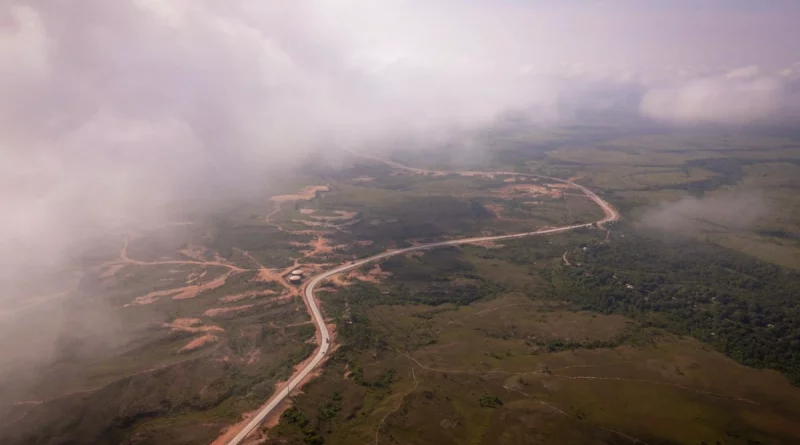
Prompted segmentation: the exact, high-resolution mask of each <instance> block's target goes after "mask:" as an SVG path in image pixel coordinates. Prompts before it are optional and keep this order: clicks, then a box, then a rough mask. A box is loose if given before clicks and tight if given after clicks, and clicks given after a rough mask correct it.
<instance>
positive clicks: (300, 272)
mask: <svg viewBox="0 0 800 445" xmlns="http://www.w3.org/2000/svg"><path fill="white" fill-rule="evenodd" d="M292 275H297V276H300V277H302V276H303V269H295V270H293V271H292Z"/></svg>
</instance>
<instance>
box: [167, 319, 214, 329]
mask: <svg viewBox="0 0 800 445" xmlns="http://www.w3.org/2000/svg"><path fill="white" fill-rule="evenodd" d="M162 326H163V327H165V328H170V329H171V330H173V331H182V332H191V333H196V332H206V333H208V332H221V331H223V330H224V329H222V328H221V327H219V326H213V325H211V326H208V325H204V324H202V322H201V321H200V319H199V318H176V319H175V320H173V321H172V323H164V324H163V325H162Z"/></svg>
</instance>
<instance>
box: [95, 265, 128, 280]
mask: <svg viewBox="0 0 800 445" xmlns="http://www.w3.org/2000/svg"><path fill="white" fill-rule="evenodd" d="M123 267H125V265H124V264H112V265H111V266H109V267H108V269H106V270H105V271H103V273H102V274H101V275H100V278H111V277H113V276H114V275H116V274H117V272H119V271H120V269H122V268H123Z"/></svg>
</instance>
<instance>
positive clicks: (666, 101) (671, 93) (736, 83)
mask: <svg viewBox="0 0 800 445" xmlns="http://www.w3.org/2000/svg"><path fill="white" fill-rule="evenodd" d="M729 74H730V73H729ZM729 74H728V75H720V76H711V77H702V78H697V79H692V80H689V81H687V82H681V83H678V84H676V85H671V86H662V87H654V88H652V89H650V90H649V91H648V92H647V93H646V94H645V95H644V97H643V99H642V102H641V106H640V109H641V112H642V114H643V115H645V116H647V117H650V118H653V119H656V120H660V121H665V122H669V123H673V124H704V123H712V124H745V123H750V122H757V121H763V120H765V119H769V118H773V117H776V116H777V115H778V114H780V112H781V111H782V110H783V109H784V108H785V107H786V106H787V105H788V104H787V96H786V95H785V84H784V83H783V82H782V81H781V79H779V78H777V77H752V75H753V74H754V70H747V71H744V72H739V73H736V74H735V75H734V76H730V75H729Z"/></svg>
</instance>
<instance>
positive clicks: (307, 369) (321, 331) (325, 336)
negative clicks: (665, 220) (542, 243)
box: [227, 152, 620, 445]
mask: <svg viewBox="0 0 800 445" xmlns="http://www.w3.org/2000/svg"><path fill="white" fill-rule="evenodd" d="M353 153H354V154H356V155H358V156H362V157H365V158H369V159H374V160H377V161H380V162H384V163H386V164H388V165H390V166H392V167H394V168H397V169H402V170H407V171H412V172H416V173H421V174H459V175H466V176H487V177H496V176H504V175H514V176H524V177H533V178H544V179H548V180H551V181H554V182H559V183H562V184H565V185H567V186H570V187H572V188H576V189H578V190H580V191H581V192H583V194H584V195H585V196H586V197H588V198H589V199H591V200H592V201H594V202H595V203H596V204H597V205H598V206H599V207H600V208H601V209H602V210H603V213H604V214H605V216H604V217H603V219H601V220H599V221H596V222H589V223H584V224H574V225H570V226H563V227H555V228H550V229H544V230H537V231H535V232H523V233H515V234H510V235H499V236H482V237H474V238H463V239H456V240H449V241H440V242H435V243H428V244H421V245H416V246H412V247H407V248H404V249H396V250H389V251H386V252H383V253H380V254H378V255H373V256H371V257H368V258H364V259H361V260H357V261H352V262H349V263H345V264H344V265H341V266H339V267H336V268H334V269H331V270H328V271H326V272H322V273H320V274H318V275H316V276H314V277H312V278H311V279H309V281H308V282H307V283H306V285H305V286H304V288H303V299H304V301H305V304H306V306H307V307H308V309H309V312H310V313H311V315H312V318H313V320H314V323H315V325H316V328H317V336H318V338H320V339H321V341H320V343H319V347H318V348H317V350H316V352H315V354H314V356H313V358H312V359H311V360H310V361H309V362H308V363H307V364H306V365H305V366H303V367H302V368H301V369H300V370H299V371H298V372H297V373H296V374H295V375H294V376H292V378H291V379H290V380H289V384H288V385H287V386H286V387H285V389H283V390H281V391H279V392H276V393H275V394H273V395H272V397H271V398H270V399H269V400H267V402H266V404H265V405H264V406H263V407H262V408H261V409H260V410H259V411H258V412H257V413H256V414H255V415H254V416H253V417H252V418H250V421H249V422H247V424H246V425H245V426H244V427H243V428H242V429H241V431H239V433H238V434H237V435H236V436H235V437H234V438H233V439H231V440H230V441H228V442H227V445H240V444H241V443H242V442H243V441H244V439H245V438H246V437H247V436H249V435H250V434H251V433H252V432H253V431H254V430H255V429H256V428H257V427H258V426H259V425H260V424H261V423H262V422H263V421H264V419H265V418H266V417H267V416H268V415H269V414H270V413H271V412H272V411H273V410H275V408H276V407H277V406H278V405H280V404H281V402H283V401H284V400H285V399H286V398H287V397H288V396H289V394H290V392H291V390H292V388H296V387H298V386H299V385H300V384H302V382H303V381H305V380H306V378H307V377H308V376H309V375H310V374H311V373H312V372H313V371H314V370H315V368H316V367H317V366H319V364H320V363H321V362H322V361H323V359H324V358H325V354H326V353H327V352H328V351H329V349H330V347H331V344H330V341H331V334H330V331H329V330H328V326H327V325H326V324H325V320H324V319H323V317H322V313H321V312H320V310H319V306H318V305H317V302H316V299H315V298H314V288H315V287H316V286H317V285H319V284H320V283H321V282H322V281H323V280H326V279H328V278H331V277H333V276H334V275H337V274H340V273H342V272H347V271H349V270H352V269H355V268H357V267H360V266H362V265H364V264H367V263H371V262H375V261H379V260H383V259H385V258H389V257H392V256H395V255H401V254H405V253H408V252H412V251H416V250H427V249H433V248H436V247H441V246H455V245H461V244H474V243H482V242H487V241H498V240H506V239H514V238H524V237H528V236H536V235H546V234H552V233H562V232H567V231H570V230H574V229H579V228H588V227H592V226H594V225H597V226H602V225H603V224H604V223H607V222H611V221H616V220H618V219H619V217H620V216H619V213H618V212H617V211H616V209H614V207H613V206H611V204H609V203H608V202H606V201H605V200H603V199H602V198H600V197H599V196H597V195H596V194H595V193H594V192H592V191H591V190H589V189H587V188H586V187H583V186H581V185H578V184H576V183H575V182H573V181H571V180H567V179H560V178H553V177H549V176H541V175H533V174H521V173H516V172H474V171H455V172H445V171H440V170H425V169H418V168H413V167H407V166H405V165H402V164H398V163H395V162H391V161H386V160H383V159H380V158H376V157H373V156H367V155H361V154H360V153H355V152H353ZM228 434H230V432H228ZM376 439H377V436H376Z"/></svg>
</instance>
